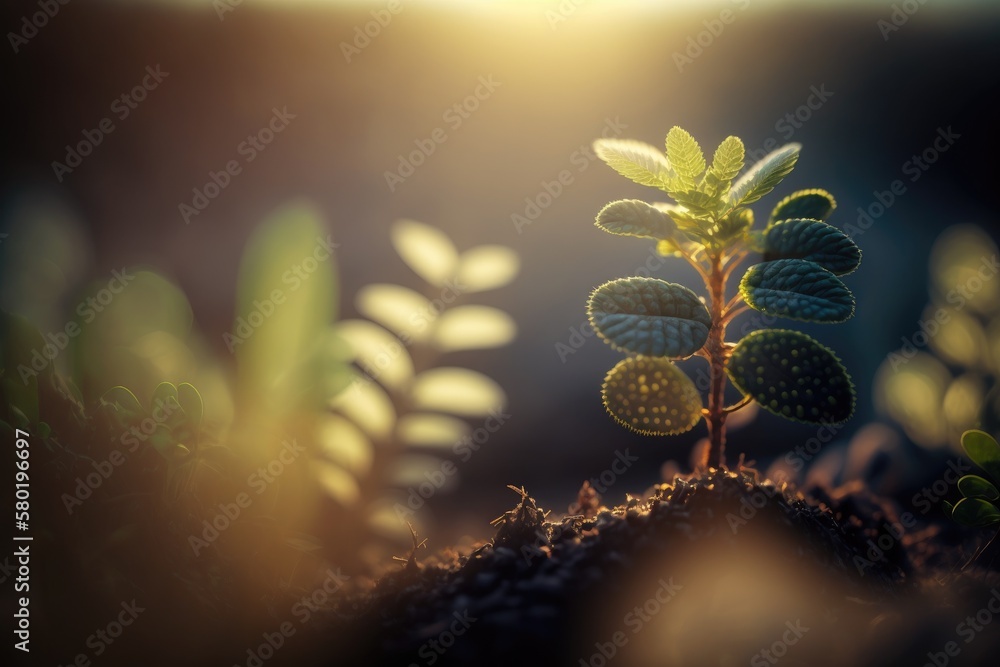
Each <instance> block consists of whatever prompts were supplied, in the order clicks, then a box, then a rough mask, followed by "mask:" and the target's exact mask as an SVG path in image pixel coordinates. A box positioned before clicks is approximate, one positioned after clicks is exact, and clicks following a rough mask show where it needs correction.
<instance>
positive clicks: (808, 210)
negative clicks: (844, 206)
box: [768, 188, 837, 224]
mask: <svg viewBox="0 0 1000 667" xmlns="http://www.w3.org/2000/svg"><path fill="white" fill-rule="evenodd" d="M835 208H837V202H836V200H834V198H833V195H831V194H830V193H829V192H827V191H826V190H820V189H819V188H813V189H811V190H799V191H798V192H793V193H792V194H790V195H788V196H787V197H785V198H784V199H782V200H781V201H780V202H778V205H777V206H775V207H774V210H773V211H771V219H770V222H769V223H768V224H774V223H775V222H780V221H782V220H794V219H796V218H809V219H811V220H826V219H827V218H828V217H830V214H831V213H833V209H835Z"/></svg>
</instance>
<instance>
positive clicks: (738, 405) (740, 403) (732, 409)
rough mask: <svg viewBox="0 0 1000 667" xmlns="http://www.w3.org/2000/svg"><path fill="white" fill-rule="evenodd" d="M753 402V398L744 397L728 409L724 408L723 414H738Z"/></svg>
mask: <svg viewBox="0 0 1000 667" xmlns="http://www.w3.org/2000/svg"><path fill="white" fill-rule="evenodd" d="M752 400H753V396H744V397H743V398H741V399H740V400H739V401H738V402H736V403H733V404H732V405H730V406H728V407H725V408H722V411H723V412H736V411H737V410H739V409H740V408H742V407H745V406H746V405H747V404H749V403H750V401H752ZM741 456H742V455H741Z"/></svg>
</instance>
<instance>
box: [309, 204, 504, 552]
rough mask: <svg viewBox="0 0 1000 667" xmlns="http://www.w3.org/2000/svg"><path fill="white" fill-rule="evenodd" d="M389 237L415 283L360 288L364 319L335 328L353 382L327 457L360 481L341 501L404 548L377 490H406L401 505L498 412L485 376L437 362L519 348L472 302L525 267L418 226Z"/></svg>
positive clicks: (337, 412) (491, 311)
mask: <svg viewBox="0 0 1000 667" xmlns="http://www.w3.org/2000/svg"><path fill="white" fill-rule="evenodd" d="M391 240H392V244H393V247H394V248H395V250H396V252H397V253H398V254H399V256H400V258H402V260H403V262H404V263H405V264H406V265H407V266H409V268H410V269H412V270H413V272H414V273H415V274H416V275H417V276H418V277H419V278H420V279H421V280H422V285H421V286H420V287H418V288H417V289H412V288H410V287H406V286H403V285H398V284H391V283H375V284H370V285H366V286H364V287H362V288H361V289H360V290H358V293H357V295H356V297H355V305H356V307H357V310H358V312H359V313H360V314H361V315H364V316H365V317H367V318H368V319H360V318H358V319H347V320H343V321H341V322H338V323H337V325H336V327H335V332H336V334H337V335H338V336H339V337H340V338H341V339H342V340H343V341H344V342H345V343H346V344H347V348H348V357H347V361H349V362H350V363H351V364H352V370H351V381H350V384H349V386H348V388H347V390H346V391H344V392H343V393H342V394H341V395H340V396H339V397H338V398H337V399H336V400H335V401H334V402H333V403H332V407H333V414H331V415H329V416H328V417H327V418H326V419H325V420H324V424H325V425H324V429H325V435H324V440H325V441H328V442H332V443H336V446H335V449H334V450H333V452H332V455H333V456H335V457H337V459H338V460H340V461H345V458H348V459H350V460H349V461H345V462H346V463H347V466H348V469H353V470H355V471H356V473H357V479H358V484H359V485H358V486H357V487H356V488H357V497H352V498H347V499H345V500H349V501H351V502H352V504H355V505H356V506H359V507H360V508H361V509H362V512H361V515H362V516H364V517H366V521H367V522H368V524H369V526H370V527H372V528H374V529H375V530H376V531H377V532H379V533H381V534H383V535H385V536H387V537H391V538H395V539H398V540H402V541H406V542H408V541H409V540H410V538H411V535H410V532H409V530H408V528H407V526H406V524H405V523H404V522H403V521H402V520H401V517H400V515H399V514H398V513H397V511H396V509H394V508H395V505H396V503H393V502H389V501H388V499H387V498H386V497H385V495H384V493H383V491H384V489H386V488H395V489H397V490H402V494H401V495H402V496H403V498H401V499H400V500H401V502H403V503H405V502H406V500H405V496H406V495H407V491H406V489H408V488H415V487H419V486H420V485H421V484H424V483H426V482H427V481H428V477H427V476H426V475H427V473H429V472H435V471H439V470H440V469H441V466H442V463H443V461H444V459H443V458H442V457H448V456H454V454H455V453H456V452H455V448H456V446H457V445H458V444H459V443H460V442H461V441H462V440H463V438H466V437H467V436H469V435H470V433H471V432H472V428H471V426H470V423H469V421H468V420H470V419H472V420H477V419H483V418H485V417H487V416H489V415H490V413H491V411H495V410H502V409H504V407H505V405H506V401H507V399H506V396H505V394H504V391H503V389H501V387H500V386H499V385H498V384H497V383H496V382H494V381H493V380H492V379H491V378H489V377H487V376H486V375H483V374H482V373H479V372H477V371H473V370H471V369H467V368H462V367H460V366H455V365H440V361H441V360H442V359H447V358H448V355H450V354H452V353H455V352H462V351H466V350H476V349H489V348H496V347H500V346H503V345H506V344H508V343H509V342H510V341H512V340H513V339H514V336H515V335H516V333H517V327H516V325H515V323H514V321H513V319H512V318H511V317H510V315H508V314H507V313H505V312H503V311H502V310H500V309H498V308H494V307H492V306H487V305H483V304H476V303H470V297H473V296H474V295H476V294H479V293H482V292H485V291H488V290H493V289H497V288H500V287H503V286H505V285H507V284H508V283H509V282H510V281H512V280H513V279H514V278H515V277H516V276H517V273H518V270H519V267H520V264H519V260H518V256H517V253H515V252H514V251H513V250H511V249H510V248H508V247H506V246H502V245H492V244H490V245H480V246H476V247H473V248H470V249H468V250H465V251H464V252H459V250H458V249H457V248H456V246H455V244H454V242H453V241H452V240H451V239H450V238H449V237H448V236H447V235H446V234H445V233H444V232H443V231H441V230H440V229H438V228H436V227H433V226H431V225H427V224H424V223H421V222H417V221H414V220H398V221H396V222H395V223H394V224H393V226H392V229H391ZM352 461H353V462H352ZM451 481H452V479H451V478H450V477H449V478H448V479H447V482H448V483H451ZM333 490H334V491H336V490H337V489H336V488H334V489H333ZM414 523H419V522H417V521H414Z"/></svg>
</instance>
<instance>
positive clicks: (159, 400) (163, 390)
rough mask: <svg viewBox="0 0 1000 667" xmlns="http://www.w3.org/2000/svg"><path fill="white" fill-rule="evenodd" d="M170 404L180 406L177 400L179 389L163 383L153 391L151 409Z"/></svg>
mask: <svg viewBox="0 0 1000 667" xmlns="http://www.w3.org/2000/svg"><path fill="white" fill-rule="evenodd" d="M169 403H175V404H177V405H180V402H179V401H178V400H177V387H176V386H174V385H173V384H172V383H170V382H161V383H160V384H158V385H157V386H156V389H154V390H153V399H152V405H151V406H150V407H154V408H155V407H157V406H160V405H167V404H169Z"/></svg>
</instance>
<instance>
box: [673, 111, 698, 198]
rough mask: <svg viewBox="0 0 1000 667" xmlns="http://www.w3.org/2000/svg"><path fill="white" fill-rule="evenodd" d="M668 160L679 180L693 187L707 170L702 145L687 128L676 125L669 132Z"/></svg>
mask: <svg viewBox="0 0 1000 667" xmlns="http://www.w3.org/2000/svg"><path fill="white" fill-rule="evenodd" d="M666 143H667V160H668V161H669V162H670V166H671V167H672V168H673V170H674V171H675V172H676V174H677V178H678V180H680V181H681V182H682V183H684V184H685V185H687V186H688V188H691V189H693V188H694V186H695V184H697V182H698V177H699V176H701V174H702V172H703V171H705V155H704V154H703V153H702V152H701V146H699V145H698V142H697V141H695V140H694V137H692V136H691V135H690V134H688V133H687V132H686V131H685V130H682V129H681V128H679V127H677V126H674V127H672V128H670V131H669V132H668V133H667V142H666Z"/></svg>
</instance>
